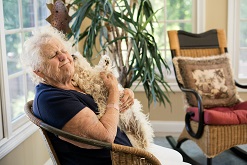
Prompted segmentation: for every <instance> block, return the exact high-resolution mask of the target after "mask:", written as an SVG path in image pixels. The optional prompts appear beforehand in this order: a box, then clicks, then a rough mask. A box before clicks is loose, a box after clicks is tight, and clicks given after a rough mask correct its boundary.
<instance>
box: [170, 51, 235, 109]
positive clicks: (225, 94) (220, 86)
mask: <svg viewBox="0 0 247 165" xmlns="http://www.w3.org/2000/svg"><path fill="white" fill-rule="evenodd" d="M173 63H174V66H175V70H176V73H177V78H178V81H179V82H180V83H181V84H183V85H184V87H185V88H190V89H194V90H196V91H197V92H198V93H199V94H200V95H201V96H202V103H203V106H204V108H212V107H218V106H233V105H234V104H236V103H238V102H239V97H238V94H237V91H236V87H235V83H234V80H233V76H232V71H231V67H230V62H229V58H228V57H227V55H216V56H211V57H200V58H192V57H175V58H173ZM186 99H187V102H188V104H189V105H190V106H194V107H197V106H198V104H197V100H196V97H195V96H194V95H193V94H191V93H186Z"/></svg>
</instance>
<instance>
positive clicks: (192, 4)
mask: <svg viewBox="0 0 247 165" xmlns="http://www.w3.org/2000/svg"><path fill="white" fill-rule="evenodd" d="M151 3H152V5H153V8H154V11H157V10H158V11H157V14H156V18H157V23H156V24H155V34H154V36H155V38H156V40H157V43H159V45H158V47H159V49H160V51H161V54H162V56H163V57H164V59H166V61H167V62H168V64H169V66H170V69H171V74H167V75H166V78H167V81H168V82H170V85H172V83H175V77H174V70H173V66H172V61H171V53H170V49H169V40H168V36H167V31H168V30H186V31H188V32H195V33H197V32H202V31H203V28H204V24H203V21H204V17H203V15H204V9H203V7H204V6H205V5H204V1H202V0H163V1H162V0H152V1H151ZM164 73H166V71H164Z"/></svg>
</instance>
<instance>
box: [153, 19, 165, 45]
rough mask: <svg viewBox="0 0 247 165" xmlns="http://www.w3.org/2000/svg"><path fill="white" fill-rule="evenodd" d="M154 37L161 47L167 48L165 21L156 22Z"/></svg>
mask: <svg viewBox="0 0 247 165" xmlns="http://www.w3.org/2000/svg"><path fill="white" fill-rule="evenodd" d="M154 29H155V30H154V38H155V41H156V43H157V44H158V48H159V49H164V48H165V24H164V23H155V24H154Z"/></svg>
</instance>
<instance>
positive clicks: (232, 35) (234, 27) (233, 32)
mask: <svg viewBox="0 0 247 165" xmlns="http://www.w3.org/2000/svg"><path fill="white" fill-rule="evenodd" d="M239 4H240V1H239V0H235V1H232V0H228V25H227V29H228V30H227V38H228V39H227V41H228V42H227V46H228V53H229V57H230V59H231V61H232V68H233V74H234V78H235V79H236V80H237V81H238V82H240V83H241V82H243V81H242V80H240V79H239V78H238V76H236V75H237V74H238V67H237V66H238V62H239V56H238V54H239V47H240V46H239V17H240V13H239V9H240V8H239ZM229 41H231V43H234V44H229ZM234 54H235V55H234Z"/></svg>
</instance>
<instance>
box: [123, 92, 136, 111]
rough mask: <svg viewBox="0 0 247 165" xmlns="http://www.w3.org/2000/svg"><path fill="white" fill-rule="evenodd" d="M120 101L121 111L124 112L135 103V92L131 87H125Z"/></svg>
mask: <svg viewBox="0 0 247 165" xmlns="http://www.w3.org/2000/svg"><path fill="white" fill-rule="evenodd" d="M120 102H121V103H120V112H121V113H122V112H125V111H126V110H127V109H128V108H129V107H130V106H131V105H133V104H134V92H133V91H132V90H131V89H129V88H125V89H124V91H123V96H122V97H121V99H120Z"/></svg>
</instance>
